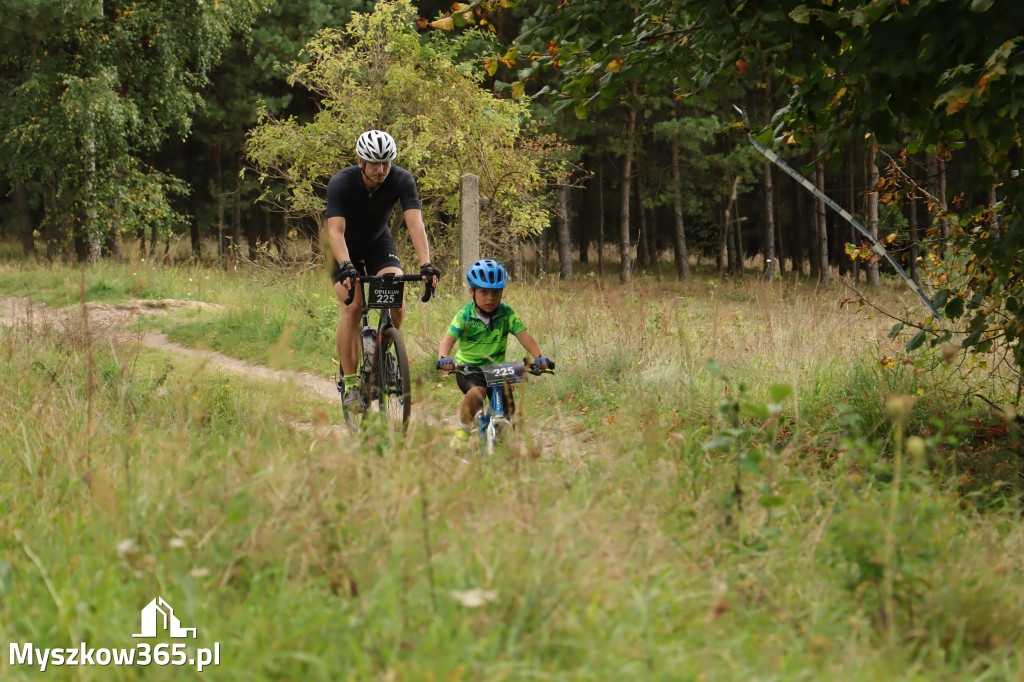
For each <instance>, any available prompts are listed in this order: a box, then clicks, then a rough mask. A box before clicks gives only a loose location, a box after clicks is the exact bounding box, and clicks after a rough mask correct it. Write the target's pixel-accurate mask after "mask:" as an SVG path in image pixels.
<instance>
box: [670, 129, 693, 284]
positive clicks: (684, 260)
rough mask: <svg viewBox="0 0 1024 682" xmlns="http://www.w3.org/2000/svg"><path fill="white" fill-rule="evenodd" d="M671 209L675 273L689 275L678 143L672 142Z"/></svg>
mask: <svg viewBox="0 0 1024 682" xmlns="http://www.w3.org/2000/svg"><path fill="white" fill-rule="evenodd" d="M672 184H673V188H672V189H673V192H672V209H673V212H674V213H675V220H676V274H677V275H678V277H679V279H688V278H689V277H690V252H689V251H688V250H687V248H686V226H685V224H684V223H683V180H682V171H681V169H680V163H679V143H678V142H675V141H673V142H672Z"/></svg>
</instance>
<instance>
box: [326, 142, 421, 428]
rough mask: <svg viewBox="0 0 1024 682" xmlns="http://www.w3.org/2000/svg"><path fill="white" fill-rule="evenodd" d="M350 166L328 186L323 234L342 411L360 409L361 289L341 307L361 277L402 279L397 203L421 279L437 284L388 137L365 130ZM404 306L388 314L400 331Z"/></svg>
mask: <svg viewBox="0 0 1024 682" xmlns="http://www.w3.org/2000/svg"><path fill="white" fill-rule="evenodd" d="M356 156H357V157H358V160H357V161H356V165H355V166H349V167H348V168H344V169H342V170H340V171H338V172H337V173H336V174H335V175H334V177H333V178H331V181H330V183H328V185H327V211H326V213H325V218H326V220H327V235H328V237H329V239H330V244H331V252H332V253H333V255H334V259H335V261H336V263H337V264H336V265H335V268H334V273H333V276H332V279H333V282H334V293H335V295H336V296H337V297H338V301H339V302H340V304H341V305H340V306H339V308H340V315H339V318H338V332H337V344H338V361H339V363H340V364H341V372H340V373H341V378H339V379H338V391H339V393H341V396H342V399H341V402H342V405H343V406H344V407H345V409H346V410H362V409H365V407H366V406H365V405H363V399H362V395H361V393H360V391H359V374H358V373H357V370H358V355H357V348H356V341H357V339H358V338H359V317H360V312H361V310H362V305H363V295H362V291H361V290H360V287H356V289H355V296H354V298H353V300H352V302H351V303H350V304H348V305H345V299H346V298H348V294H349V289H350V288H352V287H354V286H355V285H356V278H357V277H359V276H360V275H383V274H385V273H389V272H393V273H395V274H397V275H401V274H402V263H401V261H400V260H399V259H398V256H397V253H396V249H395V243H394V239H393V238H392V236H391V230H390V229H389V227H388V226H389V224H390V221H391V215H392V213H393V211H394V208H395V204H396V203H397V202H399V201H401V203H402V210H403V211H404V218H405V225H406V227H407V228H408V229H409V236H410V237H411V239H412V245H413V248H414V249H415V250H416V255H417V256H418V257H419V261H420V275H421V276H422V277H423V279H424V281H427V282H429V283H430V285H431V286H436V285H437V279H438V277H440V275H441V273H440V271H439V270H438V269H437V268H435V267H434V266H433V265H431V264H430V244H429V243H428V240H427V230H426V227H425V226H424V224H423V213H422V211H421V210H420V199H419V195H418V194H417V191H416V181H415V179H413V176H412V173H410V172H409V171H407V170H406V169H404V168H400V167H399V166H393V165H392V163H391V162H392V161H394V160H395V158H396V157H397V156H398V147H397V145H396V144H395V140H394V138H393V137H391V135H389V134H388V133H386V132H383V131H380V130H368V131H366V132H365V133H363V134H362V135H360V136H359V139H358V140H357V141H356ZM404 315H405V306H404V304H403V306H402V308H400V309H396V310H394V311H392V317H393V319H394V322H395V326H397V327H401V326H402V319H403V318H404Z"/></svg>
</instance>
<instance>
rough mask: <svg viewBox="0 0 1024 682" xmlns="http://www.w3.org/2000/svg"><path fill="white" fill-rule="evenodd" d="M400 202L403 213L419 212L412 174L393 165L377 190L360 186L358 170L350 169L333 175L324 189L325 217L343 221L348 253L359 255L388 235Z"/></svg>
mask: <svg viewBox="0 0 1024 682" xmlns="http://www.w3.org/2000/svg"><path fill="white" fill-rule="evenodd" d="M399 200H401V202H402V210H404V211H408V210H410V209H416V208H420V198H419V195H418V194H417V193H416V180H414V179H413V177H412V173H410V172H409V171H407V170H405V169H404V168H401V167H399V166H395V165H394V164H392V166H391V172H390V173H388V176H387V177H386V178H384V182H383V183H381V185H380V187H378V188H377V189H374V190H370V189H367V187H366V185H365V184H363V178H362V174H361V171H360V170H359V166H349V167H348V168H343V169H342V170H340V171H338V172H337V173H335V175H334V177H333V178H331V181H330V183H328V185H327V211H326V213H325V214H324V217H325V218H334V217H338V216H340V217H342V218H344V219H345V243H346V244H347V245H348V248H349V250H350V251H353V250H354V251H356V252H362V251H364V249H365V246H368V245H370V244H371V243H373V242H376V241H377V240H378V238H380V237H381V236H382V235H383V234H384V233H385V232H389V231H388V224H389V223H390V222H391V214H392V212H393V211H394V208H395V203H396V202H398V201H399Z"/></svg>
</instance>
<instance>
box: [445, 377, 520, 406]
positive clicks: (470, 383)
mask: <svg viewBox="0 0 1024 682" xmlns="http://www.w3.org/2000/svg"><path fill="white" fill-rule="evenodd" d="M455 383H456V384H458V386H459V390H460V391H462V392H463V393H469V389H471V388H473V387H474V386H482V387H483V388H487V382H486V381H485V380H484V374H483V372H480V371H476V372H456V373H455ZM485 400H486V398H485ZM515 411H516V400H515V397H514V396H513V395H512V387H511V386H508V385H506V386H505V415H506V416H508V415H511V414H513V413H514V412H515Z"/></svg>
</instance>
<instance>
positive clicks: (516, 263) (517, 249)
mask: <svg viewBox="0 0 1024 682" xmlns="http://www.w3.org/2000/svg"><path fill="white" fill-rule="evenodd" d="M512 273H513V274H514V275H515V278H516V281H519V282H521V281H522V280H523V249H522V248H521V246H520V242H519V235H518V234H517V235H513V237H512Z"/></svg>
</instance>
